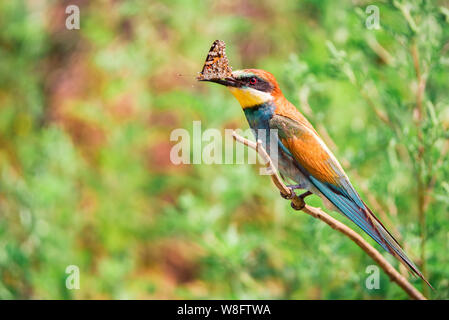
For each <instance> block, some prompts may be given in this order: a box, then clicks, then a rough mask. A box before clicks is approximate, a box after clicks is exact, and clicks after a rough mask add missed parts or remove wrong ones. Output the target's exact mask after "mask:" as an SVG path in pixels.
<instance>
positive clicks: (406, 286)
mask: <svg viewBox="0 0 449 320" xmlns="http://www.w3.org/2000/svg"><path fill="white" fill-rule="evenodd" d="M232 136H233V138H234V139H235V140H236V141H238V142H240V143H243V144H244V145H246V146H248V147H249V148H252V149H254V150H256V152H257V153H258V154H259V155H260V156H261V157H262V158H263V160H264V162H265V163H266V165H267V168H269V170H271V171H270V173H271V180H272V181H273V183H274V184H275V185H276V187H277V188H278V189H279V191H280V192H281V194H282V195H283V196H287V197H291V199H290V200H291V202H292V207H293V208H294V209H295V210H302V211H303V212H305V213H307V214H308V215H311V216H312V217H314V218H317V219H319V220H321V221H323V222H325V223H326V224H328V225H329V226H330V227H331V228H333V229H334V230H337V231H339V232H341V233H343V234H344V235H345V236H347V237H348V238H350V239H351V240H352V241H354V242H355V243H356V244H357V245H358V246H359V247H360V248H361V249H362V250H363V251H365V252H366V253H367V254H368V255H369V256H370V257H371V258H372V259H373V260H374V261H375V262H376V263H377V264H378V265H379V266H380V267H381V268H382V269H383V270H384V271H385V273H386V274H387V275H388V276H389V277H390V279H391V281H394V282H396V284H398V285H399V286H400V287H401V288H402V289H403V290H404V291H405V292H406V293H407V294H408V295H409V297H410V298H413V299H416V300H426V298H425V297H424V296H423V295H422V293H421V292H419V291H418V290H417V289H416V288H415V287H413V285H412V284H411V283H410V282H408V281H407V279H406V278H405V277H403V276H402V275H401V274H400V273H399V272H398V271H397V270H396V269H395V268H393V266H392V265H391V264H390V263H389V262H388V261H387V260H386V259H385V258H384V257H383V256H382V255H381V254H380V253H379V251H377V250H376V249H375V248H374V247H373V246H371V245H370V244H369V243H368V242H366V241H365V239H363V238H362V236H360V235H359V234H358V233H357V232H355V231H354V230H352V229H351V228H349V227H348V226H346V225H345V224H343V223H341V222H340V221H338V220H336V219H334V218H332V217H331V216H330V215H328V214H327V213H325V212H324V211H322V210H321V209H319V208H315V207H311V206H309V205H307V204H305V203H304V200H303V199H302V198H300V197H298V196H297V195H296V194H294V193H293V194H294V195H293V194H292V192H293V191H292V190H291V189H290V188H288V187H287V186H286V185H285V184H284V182H283V181H282V180H281V178H280V177H279V175H278V173H277V169H276V168H275V166H274V164H273V161H272V160H271V158H270V156H269V155H268V153H267V152H266V150H265V149H264V147H263V146H262V143H261V141H260V140H259V141H257V143H256V142H252V141H249V140H248V139H245V138H243V137H242V136H240V135H238V134H237V133H236V132H233V134H232Z"/></svg>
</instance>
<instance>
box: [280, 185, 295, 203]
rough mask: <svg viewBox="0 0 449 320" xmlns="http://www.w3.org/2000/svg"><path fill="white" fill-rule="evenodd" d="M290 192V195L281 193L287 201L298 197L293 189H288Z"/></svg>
mask: <svg viewBox="0 0 449 320" xmlns="http://www.w3.org/2000/svg"><path fill="white" fill-rule="evenodd" d="M287 188H288V189H289V190H290V194H284V193H283V192H282V191H281V197H282V198H284V199H285V200H291V199H293V198H294V197H295V196H296V193H295V192H294V191H293V188H290V187H287Z"/></svg>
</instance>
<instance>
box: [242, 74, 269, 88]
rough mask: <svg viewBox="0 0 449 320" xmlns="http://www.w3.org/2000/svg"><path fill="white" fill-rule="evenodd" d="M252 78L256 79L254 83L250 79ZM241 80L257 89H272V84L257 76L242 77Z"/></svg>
mask: <svg viewBox="0 0 449 320" xmlns="http://www.w3.org/2000/svg"><path fill="white" fill-rule="evenodd" d="M253 78H255V79H256V80H257V81H256V83H254V84H252V83H251V79H253ZM241 80H242V82H243V83H244V84H245V85H246V86H247V87H250V88H254V89H256V90H259V91H264V92H271V90H273V86H272V85H271V84H270V83H269V82H267V81H265V80H263V79H261V78H259V77H257V76H249V77H244V78H242V79H241Z"/></svg>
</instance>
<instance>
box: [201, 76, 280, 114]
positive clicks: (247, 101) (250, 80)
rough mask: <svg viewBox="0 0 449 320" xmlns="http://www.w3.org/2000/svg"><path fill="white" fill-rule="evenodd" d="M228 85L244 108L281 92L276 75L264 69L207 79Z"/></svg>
mask: <svg viewBox="0 0 449 320" xmlns="http://www.w3.org/2000/svg"><path fill="white" fill-rule="evenodd" d="M206 81H210V82H215V83H219V84H222V85H224V86H226V87H227V88H228V89H229V90H230V91H231V93H232V94H233V95H234V96H235V97H236V99H237V100H238V101H239V103H240V105H241V106H242V108H251V107H254V106H258V105H261V104H264V103H267V102H270V101H273V100H274V99H275V98H276V97H277V96H278V95H280V94H281V90H280V89H279V85H278V83H277V81H276V79H275V78H274V76H273V75H272V74H271V73H269V72H267V71H264V70H258V69H243V70H237V71H234V72H232V77H228V78H225V79H215V80H206Z"/></svg>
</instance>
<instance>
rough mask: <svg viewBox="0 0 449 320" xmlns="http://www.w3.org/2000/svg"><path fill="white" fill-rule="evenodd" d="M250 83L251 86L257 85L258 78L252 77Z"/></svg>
mask: <svg viewBox="0 0 449 320" xmlns="http://www.w3.org/2000/svg"><path fill="white" fill-rule="evenodd" d="M249 83H250V84H256V83H257V78H255V77H252V78H251V79H249Z"/></svg>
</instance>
